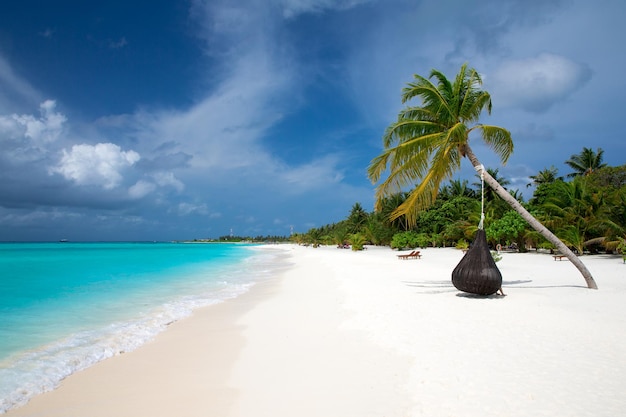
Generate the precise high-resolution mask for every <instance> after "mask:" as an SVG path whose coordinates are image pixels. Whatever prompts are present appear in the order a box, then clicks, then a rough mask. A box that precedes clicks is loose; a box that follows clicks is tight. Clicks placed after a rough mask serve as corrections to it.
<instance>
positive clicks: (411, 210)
mask: <svg viewBox="0 0 626 417" xmlns="http://www.w3.org/2000/svg"><path fill="white" fill-rule="evenodd" d="M429 78H435V79H436V80H437V85H435V84H433V83H432V82H431V81H430V79H429ZM429 78H424V77H422V76H420V75H415V76H414V81H413V82H411V83H409V84H408V85H407V87H405V88H404V89H403V90H402V103H407V102H408V101H410V100H411V99H413V98H416V97H419V98H421V100H422V105H421V106H409V107H407V108H405V109H403V110H402V111H401V112H400V113H399V115H398V120H397V121H396V122H394V123H392V124H391V125H390V126H389V127H388V128H387V130H386V131H385V133H384V135H383V145H384V149H383V152H382V153H381V154H380V155H379V156H377V157H376V158H374V159H373V160H372V162H371V163H370V166H369V167H368V176H369V178H370V180H371V181H372V182H373V183H377V182H378V181H379V180H380V178H381V176H382V174H383V173H385V172H387V170H389V176H388V177H387V179H385V180H384V181H383V182H382V183H380V184H379V185H378V187H377V188H376V201H377V205H376V206H377V208H378V207H379V204H380V201H381V200H382V199H383V198H384V197H386V196H389V195H391V194H393V193H396V192H398V191H400V190H401V189H402V187H405V186H407V185H413V184H415V182H418V181H419V182H418V184H417V185H416V186H415V188H413V190H412V191H411V192H410V193H409V196H408V198H407V199H406V200H405V202H404V203H402V204H401V205H400V206H398V208H397V209H396V210H395V211H394V213H393V216H394V217H400V216H405V217H406V218H407V220H408V221H409V222H410V223H412V224H414V223H415V221H416V218H417V215H418V213H419V211H420V210H422V209H424V208H427V207H428V206H430V205H431V204H433V202H434V201H435V199H436V198H437V194H438V191H439V189H440V186H441V183H442V181H444V180H446V179H449V178H451V176H452V175H453V174H454V172H455V171H457V170H458V169H459V168H460V166H461V159H462V158H463V157H467V158H468V159H469V160H470V162H471V164H472V166H474V168H475V169H476V170H477V171H478V172H479V173H482V174H483V177H484V180H485V182H486V183H487V184H488V185H489V186H490V187H491V188H493V190H494V191H495V192H496V193H497V194H498V195H499V196H500V197H501V198H502V199H504V200H505V201H506V202H507V203H509V204H510V205H511V206H512V207H513V208H514V209H515V210H516V211H517V212H518V213H519V214H520V215H521V216H522V218H523V219H524V220H526V221H527V222H528V223H529V224H530V225H531V227H533V228H534V229H535V230H537V231H538V232H539V233H541V235H543V236H544V237H545V238H546V239H548V240H549V241H550V242H551V243H553V244H554V245H555V246H556V247H557V248H558V249H559V250H560V251H561V252H562V253H563V254H564V255H566V256H567V258H568V259H569V260H570V261H571V262H572V263H573V264H574V265H576V267H577V268H578V269H579V270H580V272H581V273H582V275H583V277H584V279H585V281H586V283H587V286H588V287H589V288H594V289H595V288H597V285H596V283H595V281H594V279H593V277H592V276H591V273H590V272H589V271H588V270H587V268H586V267H585V265H584V264H583V263H582V262H581V261H580V259H578V257H576V255H574V253H573V252H572V251H571V250H570V249H569V248H568V247H567V246H566V245H565V244H564V243H563V242H561V241H560V240H559V239H558V238H557V237H556V236H555V235H554V234H553V233H552V232H550V231H549V230H548V229H547V228H546V227H545V226H543V225H542V224H541V223H539V221H538V220H537V219H535V218H534V217H533V216H532V215H531V214H530V213H529V212H528V211H527V210H526V209H525V208H524V207H523V206H522V205H521V203H520V202H519V201H517V200H516V199H515V198H513V197H512V196H511V195H510V194H509V193H508V192H507V191H506V190H505V189H504V188H503V187H502V186H501V185H500V184H499V183H498V182H497V181H496V180H495V179H494V178H493V176H491V175H490V174H489V172H487V171H486V170H485V169H484V167H483V165H482V164H481V163H480V162H479V160H478V159H477V158H476V155H475V154H474V152H473V151H472V149H471V148H470V146H469V135H470V133H472V132H474V131H475V132H478V133H480V134H481V136H482V139H483V141H484V142H485V143H486V144H487V146H489V147H490V148H491V149H493V150H494V151H495V152H496V154H497V155H498V156H499V157H500V160H501V161H502V163H506V161H507V160H508V158H509V156H510V155H511V153H512V152H513V141H512V139H511V133H510V132H509V131H508V130H506V129H504V128H501V127H498V126H491V125H485V124H471V123H473V122H476V121H477V120H478V119H479V117H480V114H481V113H482V111H483V110H484V109H486V110H487V112H488V113H491V96H490V95H489V93H488V92H486V91H483V90H481V89H480V86H481V85H482V80H481V77H480V75H479V74H478V72H476V70H474V69H468V68H467V64H464V65H463V66H462V67H461V69H460V71H459V73H458V74H457V76H456V78H455V79H454V81H453V82H451V81H450V80H448V79H447V78H446V76H445V75H444V74H443V73H441V72H439V71H437V70H432V71H431V74H430V77H429Z"/></svg>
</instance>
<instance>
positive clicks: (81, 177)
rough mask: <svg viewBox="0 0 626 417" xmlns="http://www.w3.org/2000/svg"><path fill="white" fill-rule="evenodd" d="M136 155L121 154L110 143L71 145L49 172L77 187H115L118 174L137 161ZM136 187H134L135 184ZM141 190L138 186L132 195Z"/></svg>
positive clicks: (129, 153) (128, 152)
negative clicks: (59, 175)
mask: <svg viewBox="0 0 626 417" xmlns="http://www.w3.org/2000/svg"><path fill="white" fill-rule="evenodd" d="M139 159H140V156H139V154H138V153H137V152H135V151H133V150H130V151H122V149H121V148H120V147H119V146H117V145H115V144H113V143H98V144H96V145H87V144H81V145H74V146H72V149H71V150H70V151H69V152H68V151H66V150H65V149H64V150H63V157H62V158H61V161H60V162H59V164H58V165H57V166H55V167H53V168H51V169H50V173H58V174H61V175H63V176H64V177H65V178H66V179H68V180H72V181H74V182H75V183H76V184H79V185H98V186H101V187H103V188H105V189H112V188H115V187H117V186H118V185H119V184H120V182H121V181H122V178H123V177H122V173H121V171H122V170H123V169H125V168H127V167H130V166H132V165H134V164H135V163H136V162H137V161H139ZM136 185H137V184H136ZM140 191H141V186H138V188H136V189H135V193H139V192H140Z"/></svg>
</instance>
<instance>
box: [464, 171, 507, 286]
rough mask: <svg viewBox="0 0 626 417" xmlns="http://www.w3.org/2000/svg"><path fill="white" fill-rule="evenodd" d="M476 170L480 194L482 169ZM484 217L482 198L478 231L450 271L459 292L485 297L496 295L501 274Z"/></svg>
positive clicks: (500, 281) (482, 180)
mask: <svg viewBox="0 0 626 417" xmlns="http://www.w3.org/2000/svg"><path fill="white" fill-rule="evenodd" d="M476 169H477V170H480V179H481V183H482V189H481V193H483V192H484V177H483V172H484V167H483V166H482V165H480V166H479V167H477V168H476ZM484 217H485V213H484V198H481V219H480V223H479V225H478V230H477V231H476V235H475V236H474V241H473V242H472V244H471V245H470V248H469V250H468V251H467V253H465V256H463V259H461V262H459V264H458V265H457V266H456V268H454V271H452V284H453V285H454V286H455V287H456V288H457V289H458V290H460V291H463V292H467V293H471V294H477V295H483V296H487V295H492V294H495V293H497V292H498V290H499V289H500V288H501V287H502V274H501V273H500V270H499V269H498V267H497V266H496V262H495V261H494V260H493V256H491V252H490V251H489V246H488V245H487V236H486V234H485V230H484V229H483V220H484Z"/></svg>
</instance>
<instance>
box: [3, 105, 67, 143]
mask: <svg viewBox="0 0 626 417" xmlns="http://www.w3.org/2000/svg"><path fill="white" fill-rule="evenodd" d="M55 110H56V101H54V100H46V101H44V102H43V103H41V104H40V106H39V111H40V113H41V115H40V117H35V116H33V115H31V114H12V115H10V116H0V133H2V137H5V138H9V139H26V140H27V141H30V142H32V143H33V144H36V145H43V144H46V143H50V142H54V141H55V140H56V139H57V138H58V137H59V135H60V134H61V132H62V130H63V125H64V123H65V122H66V121H67V118H66V117H65V116H64V115H63V114H61V113H59V112H56V111H55Z"/></svg>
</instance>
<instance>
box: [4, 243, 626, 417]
mask: <svg viewBox="0 0 626 417" xmlns="http://www.w3.org/2000/svg"><path fill="white" fill-rule="evenodd" d="M282 249H283V250H285V251H286V252H287V253H289V254H290V258H289V259H290V266H289V267H288V268H287V269H285V270H281V271H280V272H279V273H277V275H276V276H275V277H273V278H271V279H269V280H267V281H265V282H262V283H259V284H257V285H255V286H253V287H252V288H251V289H250V291H248V292H247V293H245V294H244V295H242V296H240V297H237V298H235V299H232V300H228V301H225V302H223V303H220V304H218V305H214V306H209V307H205V308H203V309H201V310H198V311H195V312H194V314H193V315H192V316H191V317H189V318H186V319H183V320H181V321H179V322H176V323H174V324H172V325H171V326H170V327H169V328H168V329H167V330H166V331H165V332H163V333H161V334H160V335H158V336H157V338H156V339H155V340H154V341H153V342H149V343H148V344H146V345H144V346H142V347H140V348H138V349H137V350H135V351H133V352H129V353H126V354H123V355H120V356H118V357H115V358H112V359H108V360H106V361H104V362H101V363H99V364H97V365H95V366H94V367H92V368H89V369H87V370H85V371H82V372H80V373H77V374H74V375H72V376H70V377H69V378H67V379H66V380H65V381H63V383H62V385H61V387H60V388H59V389H57V390H55V391H52V392H49V393H45V394H42V395H40V396H38V397H35V398H34V399H33V400H32V401H31V402H30V403H29V404H27V405H26V406H24V407H21V408H17V409H14V410H11V411H9V412H8V413H7V414H6V415H7V416H8V417H12V416H22V417H26V416H30V417H35V416H40V415H45V416H46V417H55V416H67V415H80V416H81V417H99V416H111V415H115V416H141V415H150V416H161V415H162V416H166V415H168V416H171V415H185V416H196V415H197V416H200V415H203V416H206V415H220V416H225V417H226V416H240V417H248V416H255V417H256V416H265V415H267V416H270V415H271V416H272V417H282V416H285V417H287V416H292V415H294V414H297V415H301V416H305V417H307V416H310V417H313V416H335V415H336V416H342V417H344V416H355V417H356V416H359V417H362V416H365V417H367V416H372V417H374V416H382V415H385V416H389V417H406V416H419V415H424V416H429V417H430V416H434V417H437V416H451V415H462V416H471V417H473V416H476V417H478V416H481V417H482V416H494V417H495V416H502V415H507V416H520V417H521V416H528V415H536V416H540V415H559V416H577V417H578V416H594V417H597V416H606V417H608V416H614V415H619V414H620V413H622V412H623V411H624V410H626V398H624V397H623V394H622V393H623V391H624V389H626V382H625V381H624V379H623V378H622V377H621V375H622V374H623V373H624V372H626V359H624V358H623V353H622V351H621V350H622V349H621V348H622V347H623V346H624V344H626V335H625V334H624V332H623V328H624V326H625V325H626V315H625V314H624V313H625V312H626V307H624V306H623V300H624V298H625V297H626V277H625V274H626V265H623V263H622V259H621V257H615V256H613V257H612V256H605V255H593V256H585V257H584V258H583V262H585V264H586V265H587V267H588V268H589V269H590V271H591V272H592V274H593V275H594V278H596V280H597V282H598V286H599V288H600V289H599V290H597V291H596V290H594V291H591V290H588V289H587V288H586V287H584V280H583V279H582V277H581V276H580V274H579V273H578V272H577V270H576V269H575V267H574V266H573V265H571V263H569V262H555V261H554V260H553V259H552V257H550V256H549V255H545V254H535V253H526V254H517V253H512V254H510V253H504V254H503V259H502V260H501V261H500V262H498V264H497V265H498V268H499V269H500V270H501V272H502V275H503V278H504V282H503V287H504V290H505V292H506V293H507V294H508V295H507V297H500V296H492V297H486V298H477V297H472V296H468V295H466V294H463V293H459V292H458V291H457V290H456V289H455V288H454V287H453V286H452V284H451V282H450V273H451V271H452V269H453V268H454V266H455V265H456V264H457V263H458V261H459V260H460V259H461V257H462V253H461V252H460V251H457V250H455V249H452V248H443V249H434V248H428V249H425V250H422V258H421V259H416V260H408V261H399V260H398V259H397V257H396V254H398V252H395V251H391V250H390V249H389V248H376V247H370V248H369V249H368V250H367V251H363V252H352V251H345V250H337V249H335V248H334V247H321V248H316V249H314V248H305V247H299V246H289V247H287V246H282ZM259 250H263V248H260V249H259Z"/></svg>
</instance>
